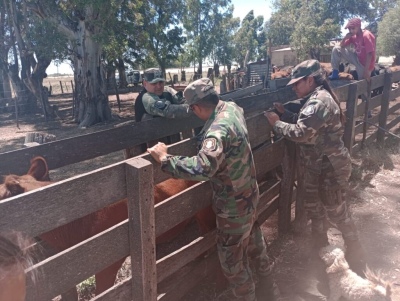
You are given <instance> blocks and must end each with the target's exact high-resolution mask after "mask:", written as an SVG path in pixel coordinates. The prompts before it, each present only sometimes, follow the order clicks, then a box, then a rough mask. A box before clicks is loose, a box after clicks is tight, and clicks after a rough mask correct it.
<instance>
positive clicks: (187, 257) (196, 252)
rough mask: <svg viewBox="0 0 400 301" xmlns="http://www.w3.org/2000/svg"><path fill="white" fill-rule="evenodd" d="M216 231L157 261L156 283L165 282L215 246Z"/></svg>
mask: <svg viewBox="0 0 400 301" xmlns="http://www.w3.org/2000/svg"><path fill="white" fill-rule="evenodd" d="M216 233H217V230H215V229H214V230H212V231H211V232H209V233H207V234H205V235H204V236H201V237H198V238H197V239H195V240H194V241H192V242H191V243H190V244H188V245H186V246H184V247H182V248H180V249H179V250H176V251H175V252H172V253H170V254H168V255H167V256H165V257H163V258H161V259H159V260H157V282H158V283H160V282H161V281H163V280H165V279H166V278H167V277H169V276H171V275H172V274H174V273H175V272H177V271H178V270H179V269H180V268H182V267H183V266H185V265H186V264H188V263H189V262H191V261H193V260H194V259H196V258H197V257H198V256H200V255H201V254H203V253H204V252H206V251H207V250H209V249H210V248H211V247H213V246H214V245H215V244H216V239H215V235H216Z"/></svg>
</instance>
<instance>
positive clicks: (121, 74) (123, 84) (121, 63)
mask: <svg viewBox="0 0 400 301" xmlns="http://www.w3.org/2000/svg"><path fill="white" fill-rule="evenodd" d="M117 69H118V73H119V87H120V88H124V87H126V86H128V82H127V80H126V72H125V65H124V61H123V60H122V59H121V58H118V61H117Z"/></svg>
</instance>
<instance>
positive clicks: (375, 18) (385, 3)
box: [367, 0, 397, 34]
mask: <svg viewBox="0 0 400 301" xmlns="http://www.w3.org/2000/svg"><path fill="white" fill-rule="evenodd" d="M396 2H397V0H370V7H371V9H370V14H369V16H368V18H367V21H368V22H369V25H368V29H369V30H370V31H371V32H373V33H374V34H377V32H378V23H379V22H380V21H382V18H383V16H384V15H385V14H386V13H387V12H388V11H389V10H390V9H391V8H394V7H395V5H396Z"/></svg>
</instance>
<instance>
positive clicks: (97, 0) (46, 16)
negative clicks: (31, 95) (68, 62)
mask: <svg viewBox="0 0 400 301" xmlns="http://www.w3.org/2000/svg"><path fill="white" fill-rule="evenodd" d="M26 1H27V2H29V9H30V10H31V11H33V12H35V13H36V14H37V16H39V17H40V18H42V19H43V20H47V21H49V22H51V23H52V24H54V25H55V26H57V28H58V30H59V32H60V33H61V34H63V35H64V36H65V37H66V38H67V39H68V41H69V47H70V49H71V51H72V56H71V59H72V63H73V66H74V80H75V94H76V99H77V103H78V114H77V116H76V121H77V122H78V123H79V126H80V127H87V126H90V125H92V124H94V123H96V122H100V121H107V120H110V119H111V118H112V117H111V109H110V107H109V104H108V96H107V87H106V81H105V70H104V57H103V50H104V49H105V45H108V44H110V43H113V41H114V38H113V37H114V36H115V35H116V34H117V31H116V25H117V24H119V23H123V22H124V18H122V17H121V13H124V12H126V11H127V10H128V9H122V10H121V6H126V7H127V8H128V7H129V9H132V10H134V11H136V10H137V9H138V6H140V4H141V2H140V1H137V0H136V1H128V0H114V1H109V0H85V1H84V0H65V1H58V0H26ZM131 21H132V20H131ZM133 21H134V20H133ZM118 34H124V32H123V31H122V32H121V31H118Z"/></svg>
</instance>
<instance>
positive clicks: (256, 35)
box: [233, 10, 266, 68]
mask: <svg viewBox="0 0 400 301" xmlns="http://www.w3.org/2000/svg"><path fill="white" fill-rule="evenodd" d="M263 24H264V17H263V16H258V17H254V11H253V10H251V11H250V12H249V13H248V14H247V15H246V16H245V17H244V18H243V20H242V24H241V27H240V28H239V30H238V31H237V33H236V34H235V36H234V40H233V41H234V45H235V55H234V59H235V60H236V61H237V63H238V64H239V66H240V67H242V68H243V67H245V64H246V63H247V62H248V61H250V60H254V59H256V58H259V57H260V56H261V57H265V55H266V53H260V47H261V46H262V45H264V44H265V36H264V34H263V29H264V28H263ZM246 57H247V62H245V60H246Z"/></svg>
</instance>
